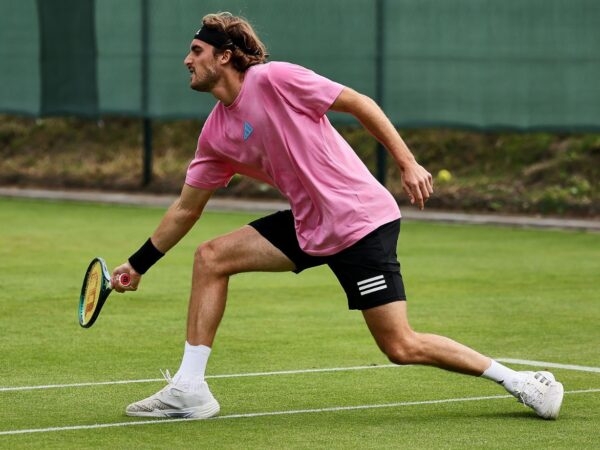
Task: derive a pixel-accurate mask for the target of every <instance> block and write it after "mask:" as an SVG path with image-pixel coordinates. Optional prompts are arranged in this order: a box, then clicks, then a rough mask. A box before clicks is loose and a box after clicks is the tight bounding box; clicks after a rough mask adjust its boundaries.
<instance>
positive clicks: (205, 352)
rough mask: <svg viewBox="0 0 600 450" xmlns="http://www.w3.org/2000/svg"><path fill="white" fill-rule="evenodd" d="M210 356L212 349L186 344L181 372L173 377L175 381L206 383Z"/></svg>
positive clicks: (180, 367)
mask: <svg viewBox="0 0 600 450" xmlns="http://www.w3.org/2000/svg"><path fill="white" fill-rule="evenodd" d="M209 356H210V347H207V346H206V345H191V344H189V343H188V342H187V341H186V342H185V349H184V351H183V358H182V360H181V365H180V366H179V370H178V371H177V373H176V374H175V375H174V376H173V381H174V382H175V383H177V382H186V383H191V382H192V381H196V382H198V381H200V382H202V381H204V372H205V371H206V364H207V363H208V357H209Z"/></svg>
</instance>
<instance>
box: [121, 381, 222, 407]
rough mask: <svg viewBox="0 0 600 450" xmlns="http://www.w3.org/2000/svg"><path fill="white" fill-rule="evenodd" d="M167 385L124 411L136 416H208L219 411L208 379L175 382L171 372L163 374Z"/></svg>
mask: <svg viewBox="0 0 600 450" xmlns="http://www.w3.org/2000/svg"><path fill="white" fill-rule="evenodd" d="M163 375H164V377H165V379H166V380H167V383H168V384H167V386H165V387H164V388H162V389H161V390H160V391H158V392H157V393H156V394H154V395H151V396H150V397H148V398H145V399H144V400H140V401H139V402H136V403H132V404H131V405H129V406H128V407H127V409H126V410H125V413H126V414H127V415H128V416H135V417H179V418H185V419H208V418H209V417H214V416H216V415H217V414H219V411H220V409H221V408H220V406H219V402H217V400H216V399H215V398H214V397H213V395H212V394H211V392H210V390H209V389H208V384H206V382H205V381H196V382H181V381H180V380H178V381H177V382H174V381H173V379H172V378H171V376H170V375H169V372H167V373H166V374H163Z"/></svg>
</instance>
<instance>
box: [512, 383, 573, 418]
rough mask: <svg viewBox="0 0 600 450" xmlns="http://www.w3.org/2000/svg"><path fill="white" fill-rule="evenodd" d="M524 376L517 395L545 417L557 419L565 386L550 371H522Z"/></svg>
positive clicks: (525, 403) (519, 399)
mask: <svg viewBox="0 0 600 450" xmlns="http://www.w3.org/2000/svg"><path fill="white" fill-rule="evenodd" d="M521 373H522V374H523V378H522V381H521V383H519V386H518V387H517V389H516V392H515V394H514V395H515V396H516V397H517V400H518V401H519V402H520V403H523V404H524V405H526V406H529V407H530V408H532V409H533V410H534V411H535V412H536V414H537V415H538V416H540V417H542V418H544V419H556V418H557V417H558V413H559V412H560V407H561V405H562V401H563V395H564V388H563V385H562V383H559V382H558V381H556V379H555V378H554V375H552V373H550V372H546V371H540V372H521Z"/></svg>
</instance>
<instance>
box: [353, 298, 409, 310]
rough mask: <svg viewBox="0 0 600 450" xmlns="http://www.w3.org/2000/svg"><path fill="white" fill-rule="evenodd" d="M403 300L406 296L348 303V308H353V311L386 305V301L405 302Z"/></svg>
mask: <svg viewBox="0 0 600 450" xmlns="http://www.w3.org/2000/svg"><path fill="white" fill-rule="evenodd" d="M405 301H406V297H393V298H383V299H379V300H377V301H374V302H371V303H369V304H363V305H348V309H350V310H355V311H365V310H367V309H371V308H376V307H378V306H383V305H387V304H388V303H394V302H405Z"/></svg>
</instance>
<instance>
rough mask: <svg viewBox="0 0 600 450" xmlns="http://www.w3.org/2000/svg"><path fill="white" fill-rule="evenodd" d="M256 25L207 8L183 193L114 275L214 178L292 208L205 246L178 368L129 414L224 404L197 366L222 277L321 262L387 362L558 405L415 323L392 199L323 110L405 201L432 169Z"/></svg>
mask: <svg viewBox="0 0 600 450" xmlns="http://www.w3.org/2000/svg"><path fill="white" fill-rule="evenodd" d="M266 59H267V53H266V49H265V46H264V45H263V43H262V42H261V41H260V39H259V38H258V36H257V35H256V33H255V32H254V30H253V29H252V27H251V25H250V24H249V23H248V22H247V21H246V20H245V19H243V18H241V17H237V16H233V15H231V14H229V13H219V14H209V15H207V16H205V17H204V18H203V20H202V27H201V28H200V29H199V30H198V31H197V33H196V34H195V35H194V37H193V39H192V41H191V46H190V51H189V54H188V55H187V56H186V58H185V60H184V64H185V66H186V67H187V69H188V70H189V72H190V87H191V88H192V89H194V90H196V91H200V92H209V93H211V94H212V95H213V96H214V97H216V99H217V103H216V105H215V107H214V109H213V110H212V112H211V113H210V115H209V117H208V119H207V120H206V122H205V124H204V127H203V128H202V131H201V133H200V137H199V139H198V146H197V149H196V154H195V157H194V159H193V160H192V161H191V163H190V165H189V168H188V171H187V176H186V179H185V184H184V186H183V188H182V191H181V195H180V196H179V198H178V199H177V200H176V201H175V202H174V203H173V205H172V206H171V207H170V208H169V209H168V210H167V211H166V213H165V215H164V216H163V218H162V220H161V221H160V223H159V225H158V227H157V228H156V230H155V231H154V233H153V234H152V236H151V237H150V238H149V239H148V240H147V241H146V242H145V243H144V244H143V245H142V246H141V247H140V248H139V250H137V251H136V252H135V253H134V254H133V255H132V256H131V257H130V258H129V259H128V261H127V262H125V263H124V264H122V265H121V266H119V267H117V268H116V269H115V270H114V272H113V274H114V275H118V274H120V273H127V274H129V275H130V276H131V279H132V281H131V284H130V285H129V286H122V285H117V286H116V290H117V291H119V292H123V291H130V290H136V289H137V287H138V285H139V282H140V279H141V276H142V275H143V274H145V273H146V271H147V270H148V269H149V268H150V267H151V266H152V265H153V264H154V263H156V262H157V261H158V260H159V259H160V258H161V257H162V256H163V255H164V254H165V253H166V252H168V251H169V250H170V249H171V248H172V247H173V246H175V245H176V244H177V242H178V241H179V240H180V239H181V238H182V237H183V236H184V235H186V233H187V232H188V231H189V230H190V229H191V228H192V227H193V226H194V224H196V222H197V221H198V219H199V218H200V216H201V215H202V211H203V209H204V207H205V205H206V203H207V202H208V200H209V198H210V197H211V195H212V193H213V192H214V191H215V189H217V188H221V187H223V186H226V185H227V183H228V182H229V180H230V179H231V177H232V176H233V175H234V174H236V173H239V174H243V175H247V176H249V177H252V178H255V179H257V180H261V181H263V182H265V183H269V184H270V185H272V186H274V187H276V188H277V189H278V190H279V191H281V192H282V194H283V195H284V196H285V197H286V198H287V200H288V201H289V204H290V209H289V210H286V211H280V212H277V213H275V214H272V215H269V216H267V217H263V218H261V219H258V220H256V221H254V222H252V223H250V224H248V225H246V226H243V227H242V228H240V229H238V230H236V231H233V232H231V233H229V234H226V235H223V236H219V237H216V238H214V239H212V240H210V241H208V242H205V243H203V244H201V245H200V246H199V247H198V249H197V251H196V254H195V259H194V267H193V277H192V288H191V296H190V301H189V311H188V321H187V341H186V342H185V348H184V352H183V358H182V361H181V366H180V367H179V370H178V371H177V373H176V374H175V375H174V376H173V377H171V376H170V375H169V374H168V373H167V374H166V376H165V378H166V379H167V382H168V384H167V386H166V387H165V388H163V389H162V390H160V391H159V392H158V393H156V394H154V395H152V396H150V397H148V398H146V399H144V400H141V401H138V402H136V403H133V404H131V405H129V406H128V407H127V409H126V413H127V414H128V415H131V416H148V417H186V418H208V417H212V416H215V415H217V414H218V413H219V408H220V407H219V403H218V402H217V400H216V399H215V398H214V396H213V395H212V394H211V392H210V390H209V388H208V385H207V384H206V382H205V379H204V375H205V369H206V365H207V361H208V359H209V355H210V352H211V347H212V345H213V341H214V339H215V334H216V332H217V328H218V327H219V323H220V321H221V318H222V316H223V313H224V310H225V303H226V298H227V285H228V282H229V277H230V276H232V275H234V274H237V273H241V272H251V271H273V272H278V271H293V272H296V273H299V272H302V271H303V270H305V269H308V268H311V267H314V266H319V265H323V264H326V265H328V266H329V268H330V269H331V271H332V272H333V274H334V275H335V276H336V277H337V279H338V281H339V283H340V285H341V286H342V287H343V289H344V291H345V293H346V296H347V298H348V307H349V308H350V309H357V310H360V311H361V312H362V315H363V317H364V320H365V322H366V324H367V326H368V328H369V330H370V332H371V334H372V335H373V338H374V339H375V342H376V343H377V345H378V346H379V348H380V349H381V351H382V352H383V353H384V354H385V355H386V356H387V357H388V358H389V359H390V361H392V362H393V363H396V364H424V365H429V366H434V367H439V368H443V369H446V370H450V371H454V372H459V373H463V374H468V375H473V376H477V377H479V376H482V377H484V378H487V379H490V380H493V381H495V382H497V383H499V384H502V386H504V388H506V390H507V391H508V392H510V393H511V394H513V395H514V396H515V397H516V398H517V399H518V400H519V401H520V402H522V403H524V404H525V405H527V406H529V407H531V408H533V410H534V411H535V412H536V413H537V414H538V415H539V416H541V417H543V418H547V419H554V418H556V417H557V416H558V413H559V410H560V406H561V403H562V397H563V386H562V384H561V383H559V382H557V381H555V378H554V376H553V375H552V374H551V373H549V372H516V371H514V370H512V369H509V368H507V367H505V366H503V365H501V364H499V363H498V362H496V361H494V360H492V359H490V358H488V357H486V356H484V355H482V354H480V353H478V352H476V351H475V350H472V349H470V348H468V347H466V346H464V345H462V344H459V343H457V342H455V341H453V340H451V339H448V338H446V337H442V336H437V335H433V334H424V333H418V332H415V331H413V329H412V328H411V326H410V324H409V322H408V318H407V306H406V301H405V300H406V295H405V292H404V285H403V281H402V276H401V274H400V265H399V263H398V259H397V256H396V246H397V241H398V235H399V232H400V217H401V216H400V210H399V208H398V206H397V203H396V201H395V200H394V198H393V197H392V195H390V193H389V192H388V191H387V190H386V189H385V188H384V187H383V186H382V185H381V184H379V183H378V182H377V181H376V180H375V179H374V178H373V176H372V175H371V174H370V173H369V171H368V170H367V168H366V167H365V165H364V164H363V163H362V162H361V161H360V159H359V158H358V157H357V155H356V154H355V153H354V152H353V151H352V149H351V148H350V147H349V145H348V143H347V142H346V141H345V140H344V139H343V138H342V137H341V136H340V135H339V134H338V133H337V132H336V130H335V129H334V128H333V127H332V125H331V124H330V122H329V120H328V119H327V117H326V113H327V112H328V111H339V112H343V113H348V114H351V115H352V116H354V117H355V118H356V119H358V121H360V123H361V124H362V125H363V126H364V128H365V129H366V130H368V131H369V132H370V133H371V134H372V135H373V136H374V137H375V138H376V139H377V140H379V141H380V142H381V143H382V144H383V145H384V146H385V147H386V148H387V150H388V151H389V153H390V154H391V155H392V157H393V159H394V161H395V162H396V164H397V166H398V168H399V170H400V172H401V175H402V186H403V188H404V191H405V192H406V194H407V195H408V197H409V199H410V201H411V203H413V204H415V205H416V206H418V207H419V208H420V209H423V208H424V205H425V202H426V201H427V199H428V198H429V197H430V195H431V194H432V193H433V183H432V177H431V174H430V173H429V172H427V170H425V169H424V168H423V167H422V166H421V165H419V164H418V163H417V161H416V160H415V158H414V156H413V155H412V153H411V152H410V150H409V149H408V148H407V146H406V145H405V143H404V142H403V140H402V138H401V137H400V135H399V134H398V132H397V131H396V129H395V128H394V126H393V125H392V123H391V122H390V121H389V120H388V118H387V117H386V116H385V115H384V113H383V111H382V110H381V109H380V108H379V107H378V105H377V104H376V103H375V102H374V101H373V100H371V99H370V98H369V97H367V96H365V95H362V94H360V93H358V92H356V91H354V90H353V89H351V88H349V87H346V86H343V85H341V84H339V83H336V82H334V81H331V80H329V79H327V78H325V77H323V76H320V75H318V74H316V73H314V72H312V71H311V70H308V69H306V68H304V67H300V66H298V65H294V64H289V63H285V62H269V63H267V62H266Z"/></svg>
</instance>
